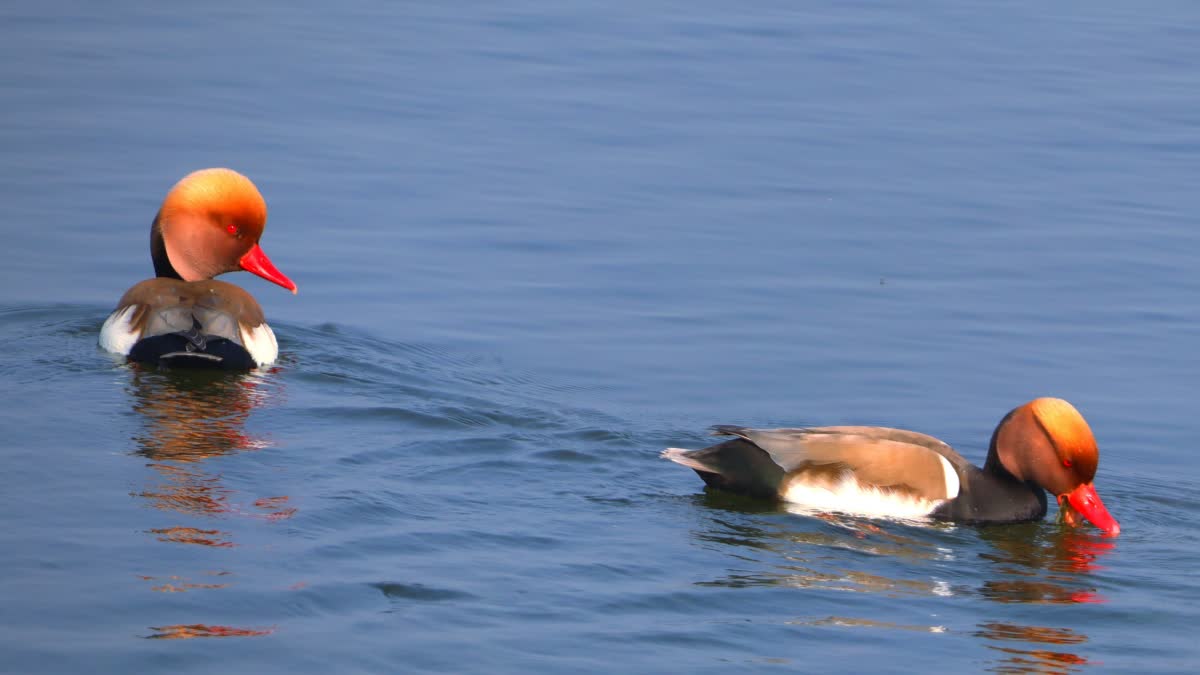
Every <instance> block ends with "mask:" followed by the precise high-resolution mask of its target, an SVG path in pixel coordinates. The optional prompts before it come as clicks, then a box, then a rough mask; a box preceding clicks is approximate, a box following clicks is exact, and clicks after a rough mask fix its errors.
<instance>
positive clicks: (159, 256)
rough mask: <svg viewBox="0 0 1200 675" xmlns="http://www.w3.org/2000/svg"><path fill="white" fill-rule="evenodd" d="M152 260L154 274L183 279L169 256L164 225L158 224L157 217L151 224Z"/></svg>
mask: <svg viewBox="0 0 1200 675" xmlns="http://www.w3.org/2000/svg"><path fill="white" fill-rule="evenodd" d="M150 260H152V261H153V262H154V276H156V277H166V278H167V279H183V277H181V276H179V272H176V271H175V267H174V266H172V265H171V259H170V258H168V257H167V245H166V244H165V243H163V237H162V227H161V226H160V225H159V224H158V218H157V217H155V219H154V224H153V225H151V226H150Z"/></svg>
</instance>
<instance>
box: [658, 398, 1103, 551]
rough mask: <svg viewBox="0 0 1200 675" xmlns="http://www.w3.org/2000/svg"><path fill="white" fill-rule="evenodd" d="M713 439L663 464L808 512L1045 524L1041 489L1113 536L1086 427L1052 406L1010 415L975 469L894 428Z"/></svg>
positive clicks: (734, 431)
mask: <svg viewBox="0 0 1200 675" xmlns="http://www.w3.org/2000/svg"><path fill="white" fill-rule="evenodd" d="M713 435H716V436H732V437H733V438H732V439H731V440H728V441H725V442H723V443H720V444H717V445H713V446H711V447H708V448H704V449H702V450H684V449H681V448H668V449H666V450H664V451H663V453H662V456H663V457H665V458H666V459H669V460H671V461H673V462H676V463H678V464H682V465H684V466H686V467H689V468H691V469H694V470H695V471H696V473H698V474H699V475H700V477H701V478H702V479H704V482H705V484H707V485H708V486H709V487H713V488H719V489H723V490H729V491H732V492H739V493H743V494H749V495H753V496H759V497H766V498H771V499H779V500H782V501H784V502H788V503H792V504H797V505H799V506H801V507H804V508H807V509H811V510H815V511H837V512H842V513H848V514H852V515H862V516H872V517H895V518H933V519H937V520H948V521H959V522H965V523H980V524H982V523H1011V522H1020V521H1028V520H1039V519H1041V518H1042V517H1044V516H1045V515H1046V504H1047V502H1046V492H1047V491H1049V492H1050V493H1051V494H1053V495H1054V496H1055V497H1056V499H1057V500H1058V504H1059V510H1060V513H1061V515H1062V518H1063V519H1064V520H1065V521H1067V522H1068V523H1070V524H1072V525H1075V524H1078V520H1079V519H1078V517H1079V516H1080V515H1082V517H1083V518H1086V519H1087V520H1088V521H1090V522H1091V523H1092V524H1093V525H1095V526H1096V527H1098V528H1100V529H1101V530H1103V531H1104V532H1106V533H1108V534H1111V535H1116V534H1118V533H1120V531H1121V527H1120V525H1119V524H1118V523H1117V521H1116V519H1115V518H1113V517H1112V515H1110V514H1109V512H1108V509H1107V508H1105V506H1104V502H1102V501H1101V500H1100V496H1099V495H1098V494H1096V489H1095V487H1094V486H1093V484H1092V479H1093V478H1094V477H1095V475H1096V466H1097V463H1098V461H1099V453H1098V450H1097V448H1096V439H1095V437H1094V436H1093V435H1092V430H1091V428H1090V427H1089V426H1088V423H1087V422H1086V421H1085V420H1084V419H1083V415H1081V414H1080V413H1079V411H1078V410H1076V409H1075V407H1074V406H1072V405H1071V404H1070V403H1068V402H1066V401H1064V400H1062V399H1059V398H1038V399H1034V400H1033V401H1030V402H1028V403H1026V404H1024V405H1022V406H1020V407H1017V408H1014V409H1013V410H1011V411H1009V413H1008V414H1007V415H1005V416H1004V418H1003V419H1002V420H1000V424H999V425H998V426H997V427H996V430H995V432H993V433H992V441H991V447H990V448H989V449H988V456H987V461H986V462H985V463H984V466H983V468H982V469H980V468H978V467H976V466H974V465H973V464H971V463H970V462H968V461H967V460H966V459H963V457H962V456H961V455H959V454H958V453H957V452H955V451H954V449H953V448H951V447H950V446H949V445H947V444H946V443H943V442H942V441H940V440H938V439H936V438H934V437H933V436H927V435H925V434H922V433H918V432H915V431H906V430H904V429H891V428H887V427H855V426H836V427H811V428H803V429H749V428H746V427H740V426H732V425H720V426H716V427H713Z"/></svg>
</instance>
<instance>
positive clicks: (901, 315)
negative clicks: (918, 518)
mask: <svg viewBox="0 0 1200 675" xmlns="http://www.w3.org/2000/svg"><path fill="white" fill-rule="evenodd" d="M1194 18H1196V12H1195V10H1194V9H1192V8H1191V6H1190V5H1185V4H1178V5H1176V6H1174V7H1169V8H1161V9H1160V10H1158V11H1156V12H1155V13H1153V14H1142V13H1138V12H1135V11H1132V10H1127V9H1124V8H1123V7H1122V6H1120V5H1117V4H1115V3H1113V4H1111V5H1109V4H1106V3H1093V4H1090V5H1087V6H1082V5H1081V6H1079V7H1076V8H1074V10H1073V11H1068V10H1066V9H1063V8H1057V9H1046V8H1043V7H1041V6H1040V5H1038V4H1036V3H1026V4H1021V3H1016V4H1014V3H1005V4H995V5H992V4H972V5H965V6H964V5H962V4H961V3H930V4H927V5H923V6H922V7H920V8H913V9H905V10H900V9H888V8H882V7H875V6H871V5H868V4H861V3H859V4H855V3H849V4H848V3H828V4H824V5H820V6H817V5H811V6H805V7H804V8H797V7H794V6H791V5H789V4H777V5H764V6H761V7H756V8H755V9H754V10H753V11H749V10H746V9H744V8H742V7H740V6H733V5H722V4H720V3H699V4H696V3H692V4H688V5H686V6H684V5H672V4H670V3H652V4H650V5H645V6H641V7H640V8H637V9H634V8H629V9H626V10H624V11H620V10H618V9H615V8H613V7H612V6H610V5H607V4H601V3H579V4H572V5H557V4H553V3H537V2H523V3H516V4H512V5H505V6H497V5H493V4H477V5H429V6H424V7H413V6H404V7H400V6H392V5H388V4H383V3H381V4H376V5H372V4H361V5H357V6H355V7H352V8H346V9H340V10H334V9H330V8H324V7H316V6H313V7H308V8H295V7H291V6H286V5H282V4H280V5H261V4H260V5H256V6H255V8H254V9H245V8H233V7H232V6H230V7H228V8H226V7H222V6H206V7H205V8H204V9H203V10H200V9H191V10H188V11H186V12H182V11H180V10H178V9H167V8H162V9H152V8H145V7H140V6H137V5H133V4H131V5H130V6H128V7H120V6H106V7H103V8H101V7H100V6H93V5H90V4H83V3H81V4H79V5H78V6H76V7H73V8H69V9H68V8H62V10H61V11H58V12H56V13H51V11H50V10H48V9H45V8H42V7H40V6H34V5H32V4H26V5H22V4H17V5H6V6H5V7H4V8H3V9H0V54H2V55H3V57H4V58H2V59H0V94H2V96H3V103H4V104H5V105H4V106H3V107H4V112H3V117H2V119H3V120H4V122H5V123H4V124H3V125H0V147H2V148H3V149H4V150H5V157H6V158H7V159H8V160H9V161H7V162H5V163H4V166H3V167H2V168H0V177H2V178H3V180H0V203H3V204H4V210H3V211H0V232H2V233H3V234H4V237H5V241H6V244H7V249H6V250H7V251H8V253H9V255H8V259H7V264H6V265H5V271H4V277H3V281H4V283H3V284H0V339H3V341H4V344H5V345H6V347H7V348H6V349H4V350H3V351H2V352H0V380H2V381H3V383H4V385H3V388H2V389H0V396H2V402H3V405H0V429H3V431H4V438H5V442H4V444H3V447H4V464H3V466H4V469H5V470H4V471H3V473H2V474H0V475H2V476H3V477H2V478H0V507H2V508H0V552H2V553H0V600H2V602H0V626H2V627H3V631H0V670H2V671H6V672H15V673H33V672H78V671H84V670H87V671H95V672H157V671H165V670H168V669H169V670H171V671H178V672H208V671H213V670H218V669H220V670H230V669H233V670H235V671H238V672H279V671H287V672H291V673H298V672H299V673H306V672H314V673H316V672H322V673H323V672H396V671H418V670H437V671H486V672H527V671H530V670H536V671H565V670H575V671H591V672H598V671H599V672H612V671H615V670H631V671H635V672H667V671H670V672H678V671H685V670H686V671H697V670H700V671H706V672H716V671H727V670H729V669H731V668H736V669H739V670H752V671H775V670H780V669H784V670H817V669H821V670H831V671H842V672H860V671H862V670H867V669H872V670H883V671H890V670H915V669H918V668H930V669H933V668H937V669H939V670H950V671H954V672H958V671H963V672H971V671H1000V672H1088V671H1099V670H1111V671H1116V672H1128V671H1130V670H1134V669H1136V670H1138V671H1145V672H1171V671H1175V672H1190V671H1192V670H1193V669H1194V667H1195V663H1196V662H1197V658H1198V657H1200V649H1197V647H1196V646H1195V643H1194V640H1192V639H1191V631H1190V629H1189V627H1190V626H1191V625H1193V624H1194V623H1195V620H1196V618H1197V610H1196V608H1195V607H1196V602H1197V600H1200V592H1198V586H1197V583H1196V582H1195V580H1194V574H1193V570H1194V569H1195V568H1196V566H1197V564H1200V556H1198V555H1197V550H1196V542H1197V534H1198V532H1200V530H1198V529H1197V527H1196V525H1195V520H1194V516H1195V515H1196V513H1197V511H1198V510H1200V508H1198V507H1197V505H1196V502H1195V500H1194V498H1193V496H1194V495H1195V494H1197V490H1198V489H1200V483H1198V482H1197V479H1196V476H1195V470H1194V462H1193V461H1192V454H1193V453H1192V452H1191V450H1190V443H1191V440H1192V436H1193V435H1194V433H1193V430H1194V426H1195V424H1194V414H1193V408H1194V405H1193V396H1192V392H1193V390H1194V382H1195V381H1196V366H1195V363H1196V360H1195V356H1194V353H1193V348H1194V345H1195V344H1196V343H1197V338H1198V337H1200V335H1198V333H1200V330H1198V329H1197V325H1198V323H1197V318H1198V317H1197V305H1196V300H1195V299H1196V298H1197V297H1200V295H1198V292H1200V281H1198V278H1197V276H1196V272H1195V270H1196V269H1197V260H1196V251H1197V250H1200V229H1197V228H1196V227H1195V226H1194V223H1193V222H1192V221H1193V217H1194V216H1193V214H1195V213H1196V212H1197V211H1198V209H1197V207H1198V206H1200V203H1198V202H1200V197H1198V196H1196V195H1197V194H1198V193H1197V192H1196V190H1195V189H1194V185H1193V183H1194V182H1195V180H1194V177H1195V176H1196V175H1200V173H1198V171H1197V170H1198V169H1200V160H1198V159H1197V154H1196V149H1197V142H1196V138H1197V130H1198V129H1200V127H1198V125H1197V123H1196V120H1195V115H1194V111H1195V110H1196V109H1197V104H1198V103H1200V99H1198V97H1200V94H1198V92H1200V86H1198V85H1200V72H1198V71H1196V69H1195V68H1194V64H1195V63H1196V62H1197V57H1200V41H1197V40H1196V39H1195V38H1196V35H1195V31H1194V30H1193V29H1191V28H1189V27H1188V26H1190V25H1191V23H1194V22H1191V23H1189V21H1190V20H1191V19H1194ZM211 165H228V166H233V167H235V168H238V169H239V170H241V171H243V172H245V173H246V174H248V175H250V176H251V177H252V178H253V179H254V180H255V181H256V182H257V183H258V185H259V187H260V188H262V190H263V192H264V194H265V195H266V197H267V200H268V203H269V205H270V208H271V218H270V223H269V226H268V228H267V232H266V235H265V237H264V240H263V245H264V248H265V249H266V250H267V252H268V253H269V254H270V255H271V257H272V259H274V261H275V262H276V264H277V265H278V266H279V267H280V269H281V270H283V271H284V272H285V273H287V274H288V275H289V276H291V277H292V278H293V279H295V280H296V281H297V282H298V283H299V285H300V294H299V295H298V296H296V297H291V296H290V295H288V294H286V293H283V292H280V291H279V290H278V289H276V288H274V287H268V285H267V284H265V283H261V282H259V281H258V280H256V279H253V278H247V275H236V276H231V277H228V278H229V280H231V281H234V282H235V283H239V284H241V285H244V286H245V287H246V288H248V289H249V290H251V292H253V293H254V294H255V295H256V296H257V297H258V298H259V299H260V301H261V302H262V303H263V305H264V308H265V310H266V312H267V314H268V317H269V318H270V319H271V321H272V325H273V326H274V327H275V331H276V333H277V334H278V335H279V337H280V342H281V351H282V358H281V361H280V363H279V364H277V365H276V366H275V367H273V368H272V369H270V370H269V371H267V372H261V373H255V374H250V375H225V376H213V375H202V374H195V373H191V374H189V373H182V372H157V371H152V370H151V371H147V370H143V369H138V368H134V367H131V366H127V365H124V364H121V363H119V362H117V361H114V360H113V359H111V358H109V357H108V356H106V355H105V354H103V353H101V352H100V351H98V349H97V348H96V336H97V333H98V330H99V326H100V323H101V322H102V321H103V319H104V317H105V315H106V314H107V312H108V311H109V310H110V309H111V308H112V305H113V304H114V302H115V300H116V298H117V297H119V295H120V293H121V292H122V291H123V290H124V289H125V288H127V287H128V286H129V285H131V284H132V283H133V282H135V281H137V280H140V279H141V278H143V277H145V276H147V275H149V274H150V264H149V256H148V255H147V251H146V243H147V242H146V240H147V229H148V225H149V222H150V220H151V218H152V217H153V214H154V211H155V209H156V208H157V205H158V202H159V200H161V198H162V195H163V194H164V193H165V191H166V189H167V188H169V187H170V185H171V184H172V183H173V182H174V181H175V180H177V179H178V178H179V177H180V176H182V175H183V174H185V173H187V172H188V171H190V170H192V169H195V168H199V167H203V166H211ZM1039 395H1057V396H1062V397H1065V398H1067V399H1069V400H1071V401H1073V402H1074V403H1075V404H1076V405H1077V406H1078V407H1079V408H1080V409H1081V410H1082V411H1083V413H1084V414H1085V415H1086V416H1087V417H1088V419H1089V421H1090V422H1091V424H1092V426H1093V428H1094V430H1095V431H1096V434H1097V437H1098V438H1099V440H1100V445H1101V450H1102V453H1101V454H1102V459H1101V464H1100V472H1099V475H1098V478H1097V487H1098V488H1099V491H1100V493H1101V494H1102V495H1103V497H1104V499H1105V501H1106V503H1107V504H1108V506H1109V508H1110V509H1111V511H1112V512H1113V514H1114V515H1115V516H1116V517H1117V518H1118V519H1119V520H1120V521H1121V525H1122V534H1121V536H1120V537H1118V538H1115V539H1113V538H1104V537H1100V536H1099V535H1098V534H1097V533H1096V531H1095V530H1092V529H1079V530H1074V529H1069V528H1066V527H1064V526H1061V525H1059V524H1057V523H1056V522H1054V519H1053V517H1051V518H1050V519H1049V520H1048V521H1047V522H1044V523H1035V524H1027V525H1019V526H1005V527H992V528H982V529H980V528H973V527H954V526H948V525H937V526H920V525H912V524H903V523H891V522H886V521H866V520H855V519H847V518H839V517H823V518H814V517H806V516H800V515H796V514H792V513H788V512H787V511H786V510H783V509H779V508H776V507H775V506H773V505H771V504H764V503H761V502H757V501H753V500H748V499H742V498H738V497H733V496H729V495H722V494H718V493H706V492H705V491H704V490H703V489H702V486H701V484H700V481H699V480H698V479H697V478H696V476H695V475H694V474H693V473H691V472H690V471H687V470H685V469H682V468H681V467H678V466H675V465H672V464H670V463H668V462H664V461H662V460H660V459H659V458H658V457H657V453H658V451H659V450H660V449H661V448H663V447H665V446H668V445H671V446H683V447H698V446H699V445H701V444H703V443H705V442H706V441H707V438H706V437H705V436H704V435H703V433H704V429H705V428H706V427H707V426H708V425H710V424H714V423H743V424H750V425H760V426H764V425H775V424H789V425H797V424H837V423H859V424H887V425H892V426H903V427H908V428H914V429H918V430H920V431H925V432H928V433H933V434H936V435H938V436H939V437H941V438H943V439H945V440H946V441H948V442H950V443H951V444H953V445H955V446H956V447H957V448H959V449H960V450H961V451H962V452H963V454H964V455H966V456H968V457H970V458H973V459H975V460H976V461H981V460H982V456H983V454H984V450H985V447H986V442H987V439H988V436H989V434H990V432H991V429H992V427H993V426H994V424H995V423H996V422H997V420H998V419H999V418H1000V417H1001V416H1002V415H1003V414H1004V412H1006V411H1007V410H1008V409H1009V408H1011V407H1013V406H1014V405H1017V404H1019V403H1021V402H1023V401H1025V400H1027V399H1029V398H1032V397H1034V396H1039ZM180 638H197V639H180ZM199 638H207V639H199Z"/></svg>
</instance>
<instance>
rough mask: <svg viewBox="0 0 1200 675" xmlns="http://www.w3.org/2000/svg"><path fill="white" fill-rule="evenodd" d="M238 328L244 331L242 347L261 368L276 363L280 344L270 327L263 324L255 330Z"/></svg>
mask: <svg viewBox="0 0 1200 675" xmlns="http://www.w3.org/2000/svg"><path fill="white" fill-rule="evenodd" d="M238 328H239V329H240V330H241V331H242V345H243V346H245V347H246V351H248V352H250V358H252V359H254V362H255V363H257V364H258V366H259V367H260V368H261V367H263V366H269V365H271V364H272V363H275V358H276V357H278V356H279V343H278V342H276V341H275V332H274V331H272V330H271V327H270V326H268V325H267V324H265V323H263V324H261V325H258V326H255V327H254V328H246V327H245V326H238Z"/></svg>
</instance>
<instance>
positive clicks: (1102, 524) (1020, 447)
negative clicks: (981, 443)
mask: <svg viewBox="0 0 1200 675" xmlns="http://www.w3.org/2000/svg"><path fill="white" fill-rule="evenodd" d="M1099 461H1100V455H1099V450H1098V449H1097V448H1096V438H1095V437H1094V436H1093V435H1092V430H1091V427H1089V426H1088V423H1087V421H1085V420H1084V419H1083V415H1080V414H1079V411H1078V410H1076V409H1075V406H1073V405H1071V404H1070V403H1067V402H1066V401H1064V400H1062V399H1060V398H1039V399H1034V400H1032V401H1030V402H1029V403H1026V404H1025V405H1023V406H1021V407H1019V408H1016V409H1014V410H1013V411H1011V412H1009V413H1008V415H1006V416H1005V417H1004V419H1003V420H1001V421H1000V425H999V426H997V427H996V432H995V433H994V434H993V435H992V447H991V450H990V452H989V453H988V461H987V468H990V469H992V470H995V469H996V468H997V467H996V465H997V464H999V466H1000V467H1002V468H1003V469H1004V470H1005V471H1007V472H1008V473H1010V474H1012V475H1013V477H1015V478H1016V479H1017V480H1021V481H1029V482H1032V483H1034V484H1035V485H1038V486H1039V487H1041V488H1043V489H1045V490H1048V491H1050V492H1051V493H1052V494H1054V495H1055V496H1056V497H1057V498H1058V503H1059V508H1060V512H1061V513H1062V516H1063V518H1064V519H1066V520H1067V521H1068V522H1070V523H1072V524H1074V523H1075V521H1076V515H1075V514H1076V513H1079V514H1082V515H1083V517H1085V518H1087V519H1088V520H1089V521H1091V522H1092V524H1094V525H1095V526H1096V527H1098V528H1100V529H1102V530H1104V531H1105V532H1108V533H1110V534H1118V533H1119V532H1120V531H1121V526H1120V525H1119V524H1118V523H1117V521H1116V519H1115V518H1113V517H1112V515H1110V514H1109V512H1108V509H1106V508H1105V507H1104V502H1102V501H1100V495H1098V494H1096V488H1095V487H1093V485H1092V479H1093V478H1095V476H1096V466H1097V464H1098V463H1099Z"/></svg>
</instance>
